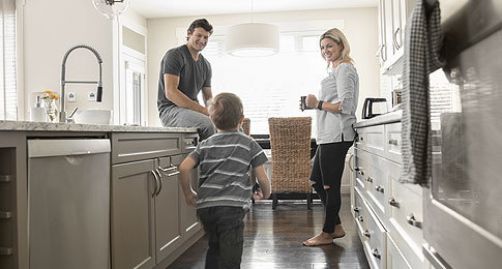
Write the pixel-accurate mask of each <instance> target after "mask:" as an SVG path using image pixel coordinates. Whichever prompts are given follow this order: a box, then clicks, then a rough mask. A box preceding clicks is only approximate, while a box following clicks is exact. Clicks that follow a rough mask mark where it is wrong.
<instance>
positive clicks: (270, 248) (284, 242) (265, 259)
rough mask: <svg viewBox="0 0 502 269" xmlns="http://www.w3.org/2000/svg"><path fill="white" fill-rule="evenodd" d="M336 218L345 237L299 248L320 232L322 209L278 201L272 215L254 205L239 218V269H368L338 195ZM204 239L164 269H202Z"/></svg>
mask: <svg viewBox="0 0 502 269" xmlns="http://www.w3.org/2000/svg"><path fill="white" fill-rule="evenodd" d="M342 197H343V198H342V199H343V202H342V210H341V218H342V223H343V225H344V228H345V230H346V232H347V235H346V236H345V237H344V238H340V239H336V240H335V241H334V244H332V245H326V246H322V247H305V246H302V241H303V240H305V239H308V238H309V237H311V236H312V235H314V234H316V233H318V232H320V231H321V229H322V221H323V210H322V205H321V204H319V203H315V204H314V206H313V209H312V210H311V211H309V210H307V206H306V205H305V204H295V203H292V202H291V201H279V205H278V206H277V209H276V210H274V211H273V210H272V206H271V204H270V203H268V204H264V203H257V204H255V205H254V206H253V208H252V210H251V211H250V212H249V213H248V214H247V216H246V217H245V219H244V221H245V225H246V228H245V230H244V253H243V255H242V263H241V268H242V269H258V268H260V269H269V268H270V269H273V268H280V269H286V268H288V269H289V268H311V269H321V268H351V269H352V268H354V269H356V268H369V265H368V263H367V261H366V257H365V256H364V252H363V248H362V245H361V242H360V241H359V238H358V236H357V232H356V227H355V224H354V222H353V220H352V219H351V215H350V198H349V195H348V194H347V195H343V196H342ZM206 250H207V239H206V237H203V238H202V239H201V240H199V241H198V242H196V243H195V244H194V245H193V246H192V247H191V248H189V249H188V250H187V251H186V252H185V253H184V254H183V255H182V256H180V257H179V258H178V259H177V260H176V261H175V262H174V263H173V264H171V266H169V267H168V269H182V268H183V269H186V268H204V259H205V255H206Z"/></svg>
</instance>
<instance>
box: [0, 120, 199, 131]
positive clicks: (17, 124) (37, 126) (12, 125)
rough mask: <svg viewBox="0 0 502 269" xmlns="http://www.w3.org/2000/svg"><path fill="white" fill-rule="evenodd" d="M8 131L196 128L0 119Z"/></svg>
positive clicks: (195, 129)
mask: <svg viewBox="0 0 502 269" xmlns="http://www.w3.org/2000/svg"><path fill="white" fill-rule="evenodd" d="M8 131H38V132H41V131H43V132H47V131H54V132H133V133H134V132H143V133H145V132H155V133H158V132H162V133H167V132H171V133H194V132H197V128H183V127H145V126H126V125H100V124H77V123H49V122H31V121H3V120H0V132H8Z"/></svg>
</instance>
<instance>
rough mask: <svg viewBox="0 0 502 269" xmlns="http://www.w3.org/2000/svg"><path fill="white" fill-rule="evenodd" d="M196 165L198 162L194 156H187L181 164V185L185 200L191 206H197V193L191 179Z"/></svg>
mask: <svg viewBox="0 0 502 269" xmlns="http://www.w3.org/2000/svg"><path fill="white" fill-rule="evenodd" d="M195 165H196V162H195V160H194V159H192V157H190V156H188V157H186V158H185V159H184V160H183V161H182V162H181V164H180V166H179V170H180V185H181V189H182V190H183V194H184V196H185V202H186V203H187V205H189V206H193V207H195V206H197V193H196V192H195V191H194V190H193V188H192V184H191V179H192V171H193V169H194V167H195Z"/></svg>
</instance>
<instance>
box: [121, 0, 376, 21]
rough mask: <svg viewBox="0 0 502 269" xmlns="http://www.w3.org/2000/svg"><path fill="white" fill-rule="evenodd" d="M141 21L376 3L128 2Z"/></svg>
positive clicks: (318, 0) (364, 0)
mask: <svg viewBox="0 0 502 269" xmlns="http://www.w3.org/2000/svg"><path fill="white" fill-rule="evenodd" d="M129 1H130V6H129V8H131V9H133V10H134V11H136V12H137V13H138V14H140V15H142V16H143V17H145V18H147V19H148V18H167V17H184V16H200V15H204V16H205V15H222V14H236V13H250V12H256V13H262V12H281V11H299V10H316V9H317V10H322V9H332V8H348V7H376V6H377V2H378V0H129Z"/></svg>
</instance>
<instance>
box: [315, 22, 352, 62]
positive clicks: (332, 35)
mask: <svg viewBox="0 0 502 269" xmlns="http://www.w3.org/2000/svg"><path fill="white" fill-rule="evenodd" d="M325 38H329V39H331V40H333V41H335V42H336V43H337V44H338V45H340V46H342V51H341V53H340V58H341V59H340V60H341V62H342V63H353V62H354V60H353V59H352V58H351V57H350V45H349V41H348V40H347V38H346V37H345V35H344V34H343V32H342V31H340V30H339V29H338V28H333V29H329V30H328V31H326V32H325V33H324V34H322V35H321V37H320V38H319V47H321V41H322V40H323V39H325ZM321 56H322V57H323V58H324V56H323V55H322V51H321Z"/></svg>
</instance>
